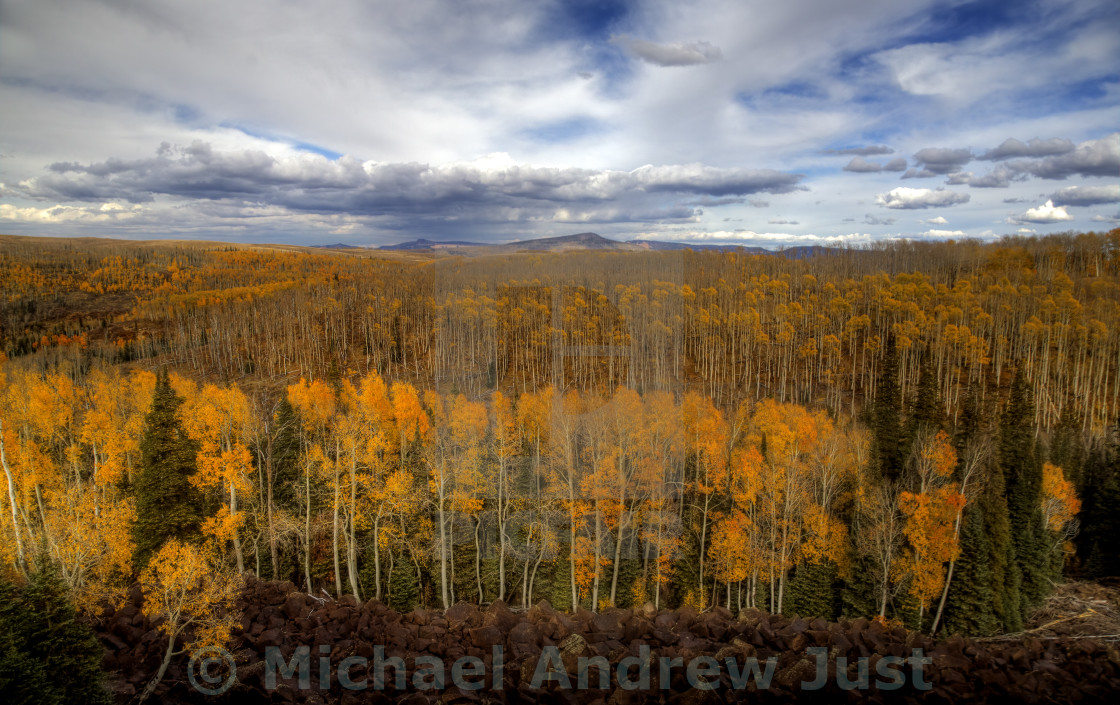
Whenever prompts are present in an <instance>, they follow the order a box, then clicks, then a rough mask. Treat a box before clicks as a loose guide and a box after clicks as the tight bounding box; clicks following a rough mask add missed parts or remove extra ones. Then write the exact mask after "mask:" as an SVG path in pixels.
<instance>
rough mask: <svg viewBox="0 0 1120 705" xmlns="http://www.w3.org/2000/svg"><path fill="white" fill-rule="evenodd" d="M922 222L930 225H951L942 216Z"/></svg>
mask: <svg viewBox="0 0 1120 705" xmlns="http://www.w3.org/2000/svg"><path fill="white" fill-rule="evenodd" d="M922 222H923V223H929V224H930V225H947V224H948V223H949V221H947V220H945V218H944V217H942V216H940V215H939V216H937V217H936V218H929V219H928V220H923V221H922Z"/></svg>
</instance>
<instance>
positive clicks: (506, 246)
mask: <svg viewBox="0 0 1120 705" xmlns="http://www.w3.org/2000/svg"><path fill="white" fill-rule="evenodd" d="M322 247H332V248H339V247H352V246H351V245H322ZM378 249H382V250H428V251H446V252H451V253H454V254H463V255H485V254H498V253H503V252H570V251H573V250H604V251H605V250H610V251H614V252H640V251H642V250H661V251H664V250H712V251H716V252H739V253H742V254H747V255H782V256H784V257H789V258H790V259H805V258H807V257H814V256H816V255H824V254H832V253H834V252H836V251H837V250H836V249H835V248H831V247H820V246H818V245H811V246H800V247H787V248H786V249H784V250H768V249H766V248H765V247H749V246H746V245H728V244H713V243H694V242H664V241H661V240H627V241H625V242H624V241H622V240H610V239H608V238H605V237H603V236H602V235H599V234H598V233H577V234H575V235H561V236H559V237H541V238H536V239H533V240H518V241H516V242H507V243H502V244H486V243H481V242H465V241H461V240H452V241H447V242H436V241H434V240H425V239H424V238H420V239H418V240H411V241H409V242H402V243H399V244H396V245H384V246H382V247H380V248H378Z"/></svg>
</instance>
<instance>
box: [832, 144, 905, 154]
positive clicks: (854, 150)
mask: <svg viewBox="0 0 1120 705" xmlns="http://www.w3.org/2000/svg"><path fill="white" fill-rule="evenodd" d="M821 154H829V155H834V156H845V157H846V156H851V155H855V156H857V157H875V156H879V155H883V154H894V150H893V149H891V148H890V147H887V146H885V145H871V146H870V147H848V148H845V149H825V150H823V151H822V152H821Z"/></svg>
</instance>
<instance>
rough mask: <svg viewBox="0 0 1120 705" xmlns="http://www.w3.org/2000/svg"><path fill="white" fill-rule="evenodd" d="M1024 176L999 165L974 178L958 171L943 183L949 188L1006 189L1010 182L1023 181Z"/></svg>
mask: <svg viewBox="0 0 1120 705" xmlns="http://www.w3.org/2000/svg"><path fill="white" fill-rule="evenodd" d="M1026 178H1027V177H1026V175H1024V174H1021V173H1019V172H1017V171H1016V170H1015V169H1012V168H1010V167H1008V166H1007V165H1004V164H1000V165H999V166H997V167H996V168H994V169H992V170H991V171H989V172H988V173H987V174H984V175H983V176H976V175H974V174H973V173H972V172H971V171H958V172H956V173H954V174H949V178H948V179H946V180H945V183H946V184H947V185H949V186H971V187H972V188H1007V187H1008V186H1010V185H1011V182H1012V181H1023V180H1024V179H1026Z"/></svg>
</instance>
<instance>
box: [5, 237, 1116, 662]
mask: <svg viewBox="0 0 1120 705" xmlns="http://www.w3.org/2000/svg"><path fill="white" fill-rule="evenodd" d="M0 350H2V351H3V352H2V354H3V357H2V358H0V360H2V362H0V461H2V465H3V470H4V475H5V483H6V486H5V491H4V492H3V500H2V501H0V504H2V509H3V516H2V518H0V532H2V533H3V541H2V542H0V552H2V553H0V562H2V565H3V568H2V569H0V570H2V571H3V573H4V576H5V577H4V580H5V581H8V583H13V584H19V583H21V582H22V581H26V580H27V579H29V578H31V577H34V575H35V574H36V573H37V571H40V570H43V569H44V568H43V567H42V566H43V565H44V564H49V566H51V567H50V570H54V571H57V574H58V578H59V579H60V580H61V582H62V584H64V586H65V591H66V592H67V594H68V595H69V596H70V598H71V599H72V600H73V601H74V603H75V604H76V605H77V608H78V610H79V612H82V613H89V614H97V613H98V612H99V610H103V609H105V605H107V604H118V603H119V602H120V600H121V599H122V597H121V596H123V595H125V594H126V593H127V591H128V590H129V588H130V587H131V586H133V585H136V584H138V585H139V586H140V587H141V589H142V590H143V591H144V594H145V595H163V596H164V597H163V598H161V599H154V598H152V599H147V598H146V602H145V603H144V605H145V606H144V609H145V611H150V612H151V614H152V615H159V616H161V617H162V618H163V619H164V621H163V625H164V626H163V627H162V629H163V630H164V633H165V634H166V636H167V637H168V638H169V640H170V643H169V646H168V649H167V653H168V654H169V655H168V656H167V657H166V658H165V659H164V661H163V664H162V669H166V668H167V665H168V661H169V659H170V658H171V657H170V654H171V653H172V651H173V650H174V649H173V647H174V646H175V645H176V643H177V641H176V640H177V639H180V640H181V639H182V638H184V635H185V634H190V635H191V638H192V639H194V640H195V642H194V643H196V644H198V643H203V642H206V643H222V642H224V641H227V640H228V639H229V638H230V634H231V633H232V631H235V630H236V624H237V620H236V619H231V618H230V617H229V615H228V614H227V613H226V612H225V611H224V610H225V607H224V606H228V605H229V604H230V603H231V600H233V599H234V596H235V595H236V593H237V589H238V587H237V586H238V585H239V584H240V582H239V581H242V580H244V577H243V576H245V575H247V574H252V576H253V577H254V579H260V580H277V581H285V580H286V581H291V582H292V583H293V584H294V585H296V586H298V587H299V589H300V590H302V591H303V592H305V593H308V594H311V595H318V596H322V595H324V594H325V595H326V596H329V597H331V598H335V599H339V598H342V597H343V596H346V595H350V596H352V597H353V598H354V600H356V601H357V602H358V603H360V602H364V601H367V600H371V599H374V600H378V601H381V602H384V603H385V604H386V605H388V606H390V607H391V608H393V609H395V610H398V611H400V612H402V613H404V612H408V611H410V610H412V609H414V608H416V607H423V608H443V609H447V608H450V607H451V606H452V605H455V604H456V603H459V602H469V603H475V604H489V603H492V602H495V601H498V600H501V601H503V602H505V603H506V604H510V605H514V606H520V607H523V608H529V607H530V606H532V605H535V604H537V603H539V602H540V601H541V600H547V601H548V602H549V603H550V605H552V606H553V607H555V608H556V609H557V610H560V611H561V612H569V613H570V612H575V611H576V610H578V609H580V608H583V609H590V610H605V609H608V608H611V607H639V606H641V605H643V604H646V603H651V604H652V605H653V607H654V609H665V608H677V607H682V606H687V607H689V608H691V609H695V610H699V611H703V610H711V609H714V608H717V607H719V608H723V609H727V610H730V612H731V613H739V612H740V611H742V610H747V609H758V610H762V611H765V612H769V613H774V614H785V615H791V614H796V615H802V616H807V617H822V618H825V619H827V620H836V619H839V618H842V617H843V618H856V617H868V618H876V619H878V620H880V621H881V622H882V623H884V624H894V625H904V626H905V627H906V628H908V629H911V630H915V631H919V632H922V633H926V634H937V635H942V636H944V635H948V634H966V635H972V636H987V635H993V634H999V633H1015V632H1019V631H1021V630H1022V629H1023V628H1024V624H1025V621H1026V620H1027V618H1028V617H1029V615H1030V614H1031V612H1032V611H1033V610H1034V609H1036V608H1037V607H1039V606H1040V605H1041V604H1042V603H1043V601H1044V600H1045V598H1046V597H1047V595H1048V594H1049V593H1050V592H1051V591H1052V590H1053V588H1054V586H1055V585H1056V584H1058V583H1060V582H1061V581H1062V580H1063V576H1077V577H1080V578H1094V577H1105V576H1116V575H1120V521H1118V519H1117V517H1116V513H1115V507H1116V506H1120V436H1118V433H1120V428H1118V422H1120V230H1113V231H1111V232H1109V233H1083V234H1072V233H1071V234H1064V235H1055V236H1048V237H1040V238H1004V239H1002V240H999V241H996V242H989V243H982V242H977V241H963V242H910V241H899V242H891V243H887V244H880V245H876V246H873V247H869V248H864V249H848V250H821V251H819V252H816V253H814V254H812V255H811V256H805V257H801V258H791V257H780V256H773V255H753V254H741V253H734V252H697V251H689V250H685V251H663V252H564V253H546V252H542V253H524V254H513V255H495V256H480V257H457V256H456V257H451V256H437V255H432V256H427V255H423V254H414V253H407V254H405V253H392V252H390V253H385V252H377V251H365V250H346V251H340V252H323V251H315V250H313V249H311V248H302V249H301V248H295V247H292V248H279V247H274V248H265V247H252V246H230V245H219V244H207V243H189V244H188V243H128V242H124V241H106V242H102V243H98V244H96V245H95V246H94V245H89V244H88V243H82V242H79V241H73V240H50V239H34V238H15V237H6V238H3V239H2V240H0ZM8 583H6V584H8ZM172 588H176V589H177V590H178V591H177V592H176V590H173V589H172ZM172 595H175V596H177V597H174V598H172V597H170V596H172ZM176 600H178V601H177V602H176ZM184 630H185V631H184ZM162 669H161V670H160V675H162V674H163V670H162Z"/></svg>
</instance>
